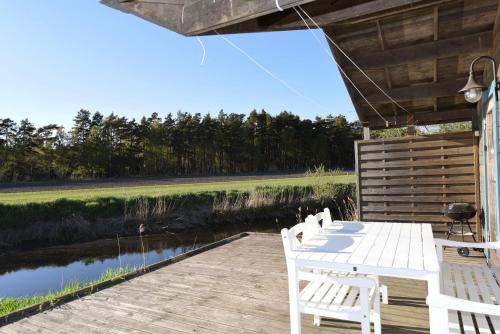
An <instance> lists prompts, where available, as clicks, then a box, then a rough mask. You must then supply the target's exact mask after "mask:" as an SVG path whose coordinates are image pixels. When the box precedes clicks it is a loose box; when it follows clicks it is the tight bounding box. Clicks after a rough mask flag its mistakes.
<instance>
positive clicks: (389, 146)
mask: <svg viewBox="0 0 500 334" xmlns="http://www.w3.org/2000/svg"><path fill="white" fill-rule="evenodd" d="M476 141H477V140H476V137H474V135H473V133H472V132H467V133H454V134H437V135H429V136H412V137H402V138H391V139H376V140H363V141H358V142H357V143H356V172H357V176H358V196H357V197H358V198H357V200H358V210H359V211H358V212H359V215H360V219H361V220H363V221H398V222H430V223H446V222H449V219H448V218H447V217H445V216H444V210H445V208H446V204H447V203H451V202H468V203H473V204H475V205H476V207H480V206H479V194H478V193H479V190H478V187H479V183H478V180H479V179H478V177H479V175H478V169H477V159H478V158H477V153H478V150H477V144H476Z"/></svg>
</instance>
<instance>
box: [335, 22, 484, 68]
mask: <svg viewBox="0 0 500 334" xmlns="http://www.w3.org/2000/svg"><path fill="white" fill-rule="evenodd" d="M492 48H493V34H492V32H491V31H486V32H481V33H477V34H472V35H467V36H460V37H455V38H448V39H441V40H434V41H431V42H427V43H419V44H417V45H411V46H406V47H402V48H397V49H385V50H383V51H378V52H370V53H359V54H357V55H356V56H355V57H354V58H355V59H354V60H355V61H356V63H357V64H358V65H359V66H360V67H361V68H363V69H374V68H383V67H385V66H398V65H404V64H407V63H411V62H417V61H424V60H431V59H437V58H446V57H454V56H459V55H463V54H470V53H489V52H491V49H492ZM343 63H344V64H343V65H342V67H343V68H344V69H345V70H351V69H354V68H355V67H354V66H353V65H352V64H351V63H349V62H347V61H344V62H343Z"/></svg>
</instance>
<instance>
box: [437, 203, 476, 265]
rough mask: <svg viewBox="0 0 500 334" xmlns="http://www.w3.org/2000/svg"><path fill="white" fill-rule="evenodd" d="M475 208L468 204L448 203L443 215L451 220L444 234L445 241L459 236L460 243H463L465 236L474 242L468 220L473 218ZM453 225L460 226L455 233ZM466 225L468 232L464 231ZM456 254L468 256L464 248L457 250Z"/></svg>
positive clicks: (474, 238) (467, 250) (473, 235)
mask: <svg viewBox="0 0 500 334" xmlns="http://www.w3.org/2000/svg"><path fill="white" fill-rule="evenodd" d="M476 212H477V211H476V208H475V207H474V205H472V204H469V203H450V204H448V207H447V208H446V212H445V215H446V217H448V218H450V219H451V220H452V222H451V225H450V228H449V229H448V232H447V233H446V239H450V236H452V235H461V236H462V241H465V237H466V236H471V237H472V239H473V240H474V242H476V237H475V233H474V232H473V231H472V228H471V226H470V223H469V219H471V218H473V217H474V216H475V215H476ZM455 224H460V230H459V231H455V230H454V227H455ZM465 224H467V227H468V228H469V232H465V231H464V225H465ZM457 251H458V254H460V255H461V256H469V249H468V248H466V247H462V248H459V249H458V250H457Z"/></svg>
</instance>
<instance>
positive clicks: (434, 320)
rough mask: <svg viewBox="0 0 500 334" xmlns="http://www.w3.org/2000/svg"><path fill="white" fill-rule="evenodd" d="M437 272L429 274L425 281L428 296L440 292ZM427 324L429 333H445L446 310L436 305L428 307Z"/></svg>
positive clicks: (446, 331)
mask: <svg viewBox="0 0 500 334" xmlns="http://www.w3.org/2000/svg"><path fill="white" fill-rule="evenodd" d="M439 282H440V281H439V274H438V273H436V274H433V275H431V276H429V278H428V281H427V294H428V295H429V296H432V295H438V294H439V293H440V284H439ZM429 325H430V333H431V334H447V333H449V327H448V310H447V309H442V308H436V307H429Z"/></svg>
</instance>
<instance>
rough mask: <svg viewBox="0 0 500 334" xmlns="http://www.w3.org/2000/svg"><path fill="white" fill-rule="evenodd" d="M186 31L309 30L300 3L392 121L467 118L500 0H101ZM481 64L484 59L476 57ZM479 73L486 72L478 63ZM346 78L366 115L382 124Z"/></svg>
mask: <svg viewBox="0 0 500 334" xmlns="http://www.w3.org/2000/svg"><path fill="white" fill-rule="evenodd" d="M101 1H102V2H103V3H105V4H107V5H109V6H111V7H114V8H117V9H120V10H122V11H125V12H128V13H132V14H135V15H138V16H140V17H142V18H145V19H147V20H150V21H152V22H154V23H156V24H159V25H161V26H164V27H166V28H168V29H171V30H174V31H176V32H178V33H180V34H183V35H187V36H196V35H209V34H213V33H215V30H217V32H218V33H221V34H229V33H247V32H264V31H279V30H293V29H304V28H305V27H304V23H303V22H302V20H301V19H300V18H299V17H298V15H297V14H296V12H295V10H294V9H293V7H294V6H298V5H301V6H302V8H304V10H305V11H306V12H307V13H309V14H310V15H311V16H312V17H313V18H314V19H315V20H316V21H317V22H318V23H319V24H320V26H321V27H322V28H323V30H324V31H325V33H326V34H328V36H330V37H331V38H332V39H333V40H334V41H335V43H337V44H338V45H339V46H340V47H341V48H342V49H343V50H344V51H345V52H346V53H347V54H348V55H349V56H350V57H351V58H352V59H353V60H354V61H355V62H356V63H357V64H358V65H359V66H360V67H361V68H363V69H364V70H365V71H366V73H367V74H368V75H369V76H370V77H371V78H372V79H373V80H374V81H375V82H376V83H377V84H378V85H380V86H381V87H382V88H383V89H384V90H386V91H387V92H388V93H389V95H390V96H391V97H392V98H393V99H395V100H396V101H397V102H398V103H399V104H400V105H402V106H403V107H404V108H405V109H406V110H407V111H410V114H408V113H407V112H405V111H404V110H402V109H401V108H399V107H398V106H396V105H395V104H394V103H392V102H391V101H390V100H389V99H388V98H387V97H386V96H384V95H383V94H382V93H381V92H380V91H379V90H377V89H376V88H375V87H374V85H373V84H371V83H370V82H369V81H368V80H367V79H366V78H365V77H364V76H363V75H362V74H361V72H360V71H359V70H357V69H356V68H355V67H354V66H353V65H352V64H351V63H350V62H349V61H348V60H347V59H346V57H345V56H343V55H342V54H340V52H339V51H338V49H337V48H335V47H333V46H332V45H331V49H332V52H333V54H334V56H335V58H336V60H337V62H338V63H339V64H340V65H341V66H342V68H343V69H344V70H345V71H346V73H347V75H348V76H349V77H350V78H351V79H352V81H353V82H354V83H355V84H356V86H358V87H359V88H360V89H361V91H362V92H363V94H364V95H365V96H366V97H367V99H368V100H369V101H370V102H371V103H372V104H373V105H374V106H375V107H376V109H377V110H378V111H379V112H380V113H381V114H382V116H383V117H384V118H385V119H386V120H388V121H389V123H390V126H391V127H395V126H405V125H406V124H407V123H408V121H409V120H412V121H413V122H414V124H415V125H427V124H438V123H447V122H457V121H467V120H471V119H472V117H473V114H475V112H476V108H475V106H474V105H471V104H468V103H466V102H465V100H464V98H463V96H461V95H459V94H457V91H458V90H459V89H460V88H462V86H463V85H464V84H465V82H466V80H467V76H468V72H469V65H470V63H471V62H472V60H473V59H474V58H475V57H477V56H480V55H492V54H493V44H494V33H493V32H494V30H495V27H496V24H498V23H497V20H498V19H497V16H498V15H497V13H498V9H499V1H498V0H353V1H347V0H328V1H326V0H279V4H280V6H281V7H282V8H283V9H284V10H283V11H279V10H278V8H277V7H276V4H275V0H101ZM478 65H480V66H484V64H478ZM476 70H477V71H478V72H479V73H480V67H479V66H478V67H477V68H476ZM344 81H345V84H346V87H347V89H348V91H349V94H350V96H351V99H352V101H353V103H354V106H355V108H356V112H357V114H358V116H359V119H360V121H361V122H362V123H363V124H364V125H365V126H368V127H370V128H373V129H376V128H383V127H385V126H386V123H385V121H383V120H382V119H381V118H380V117H379V116H377V114H376V113H375V112H374V111H373V110H372V109H371V108H370V107H369V105H368V104H367V103H366V102H365V101H364V99H363V98H362V97H361V96H360V94H358V93H357V92H356V91H355V90H354V89H353V87H352V85H351V84H350V83H349V82H347V81H346V80H344Z"/></svg>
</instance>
